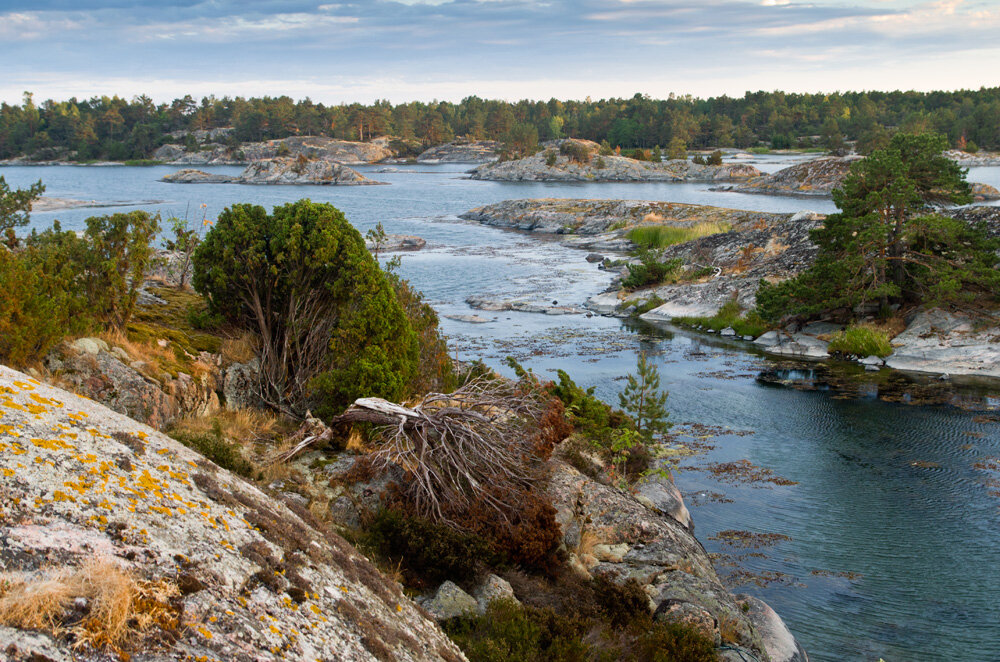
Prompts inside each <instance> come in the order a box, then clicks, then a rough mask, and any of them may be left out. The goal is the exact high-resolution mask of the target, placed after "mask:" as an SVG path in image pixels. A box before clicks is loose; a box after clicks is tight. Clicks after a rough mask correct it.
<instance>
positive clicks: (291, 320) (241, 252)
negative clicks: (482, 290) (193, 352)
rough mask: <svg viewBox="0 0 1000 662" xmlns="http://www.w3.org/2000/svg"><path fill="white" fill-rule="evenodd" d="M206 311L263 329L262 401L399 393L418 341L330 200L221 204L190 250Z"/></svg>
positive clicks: (290, 406)
mask: <svg viewBox="0 0 1000 662" xmlns="http://www.w3.org/2000/svg"><path fill="white" fill-rule="evenodd" d="M194 286H195V289H196V290H198V291H199V292H201V293H203V294H204V295H205V296H206V297H207V298H208V301H209V305H210V308H211V310H212V312H215V313H220V314H222V315H223V316H225V317H226V318H227V319H228V320H229V321H230V322H232V323H234V324H237V325H239V326H243V327H245V328H249V329H251V330H253V331H254V332H256V333H257V334H258V336H259V337H260V339H261V346H262V359H261V368H262V375H263V379H264V384H263V386H264V387H265V389H266V397H267V399H268V400H269V402H270V404H272V405H273V406H275V407H278V408H280V409H286V410H291V411H293V412H298V413H304V411H305V410H306V409H307V408H312V410H313V411H314V412H315V413H316V414H317V415H319V416H322V417H330V416H334V415H336V414H339V413H340V412H341V411H342V410H343V409H344V408H345V407H346V406H347V405H349V404H350V403H351V402H353V401H354V400H355V399H356V398H359V397H382V398H386V399H389V400H394V401H400V400H402V399H404V398H405V397H406V396H407V395H408V389H409V388H410V385H411V384H412V382H413V379H414V377H415V375H416V373H417V363H418V361H419V353H420V346H419V343H418V340H417V336H416V334H415V333H414V331H413V328H412V327H411V325H410V323H409V321H408V320H407V317H406V313H405V311H404V310H403V308H402V306H400V303H399V300H398V299H397V296H396V293H395V291H394V290H393V287H392V285H391V283H390V282H389V280H388V279H387V278H386V276H385V274H384V273H382V270H381V269H380V268H379V266H378V264H377V262H376V261H375V259H374V258H373V257H372V256H371V254H370V253H369V252H368V250H367V249H366V248H365V243H364V240H363V239H362V237H361V235H360V234H359V233H358V231H357V230H356V229H355V228H354V227H353V226H352V225H351V224H350V223H349V222H348V221H347V219H346V218H344V215H343V214H342V213H341V212H340V211H339V210H338V209H337V208H335V207H334V206H333V205H330V204H315V203H313V202H311V201H309V200H300V201H298V202H294V203H289V204H286V205H283V206H281V207H275V208H274V210H273V212H272V213H271V214H270V215H269V214H268V213H267V212H266V211H265V210H264V208H263V207H260V206H257V205H248V204H237V205H233V206H232V207H230V208H228V209H225V210H224V211H223V212H222V213H221V214H220V215H219V218H218V221H217V222H216V224H215V226H214V227H213V228H212V230H211V231H210V232H209V233H208V234H207V235H206V236H205V239H204V240H203V241H202V243H201V244H200V245H199V246H198V248H197V250H196V251H195V254H194Z"/></svg>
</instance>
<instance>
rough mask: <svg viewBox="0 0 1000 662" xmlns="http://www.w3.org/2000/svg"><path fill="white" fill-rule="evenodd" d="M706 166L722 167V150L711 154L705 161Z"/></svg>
mask: <svg viewBox="0 0 1000 662" xmlns="http://www.w3.org/2000/svg"><path fill="white" fill-rule="evenodd" d="M705 164H706V165H711V166H720V165H722V152H721V151H720V150H715V151H714V152H712V153H711V154H709V155H708V158H707V159H705Z"/></svg>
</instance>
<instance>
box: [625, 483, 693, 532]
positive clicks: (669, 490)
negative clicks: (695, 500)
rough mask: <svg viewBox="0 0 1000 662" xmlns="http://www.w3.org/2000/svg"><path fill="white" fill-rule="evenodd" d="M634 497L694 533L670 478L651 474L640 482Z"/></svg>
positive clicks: (679, 494) (687, 513)
mask: <svg viewBox="0 0 1000 662" xmlns="http://www.w3.org/2000/svg"><path fill="white" fill-rule="evenodd" d="M635 498H636V500H637V501H638V502H639V503H641V504H642V505H644V506H646V507H647V508H649V509H650V510H652V511H653V512H655V513H658V514H660V515H669V516H670V517H672V518H674V520H676V521H677V522H678V523H679V524H680V525H681V526H683V527H684V528H686V529H687V530H688V531H690V532H691V533H694V521H693V520H692V519H691V513H689V512H688V509H687V506H685V505H684V497H682V496H681V491H680V490H679V489H677V486H676V485H674V481H673V480H671V479H670V478H667V477H664V476H660V475H657V474H653V475H651V476H649V477H647V478H645V479H643V480H642V482H640V483H639V484H638V485H637V486H636V489H635Z"/></svg>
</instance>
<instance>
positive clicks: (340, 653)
mask: <svg viewBox="0 0 1000 662" xmlns="http://www.w3.org/2000/svg"><path fill="white" fill-rule="evenodd" d="M0 476H2V478H0V571H2V572H6V573H27V574H26V576H27V577H29V578H30V577H32V576H35V575H36V574H37V573H40V572H48V569H50V568H52V567H55V568H65V569H74V568H78V567H80V566H82V565H84V563H85V562H86V561H88V560H89V559H93V558H105V559H108V560H109V561H111V562H113V563H115V564H117V565H118V566H119V567H121V568H123V569H126V570H127V571H128V572H130V573H132V574H133V575H134V576H136V577H137V578H141V579H144V580H148V581H159V582H164V583H166V584H169V585H172V586H175V587H176V588H177V590H178V591H179V593H180V595H179V597H178V598H177V602H176V604H174V605H173V607H172V608H173V609H175V610H176V613H177V614H178V615H179V616H180V624H179V627H177V628H176V630H175V631H172V632H159V633H158V634H159V636H155V635H156V634H157V632H155V631H150V632H149V633H148V635H147V636H146V637H145V638H143V639H142V640H140V641H135V642H132V644H131V647H130V650H128V652H129V653H130V654H131V659H132V660H135V661H137V662H149V661H152V660H164V659H206V658H207V659H226V660H237V661H240V662H250V661H258V660H260V661H265V660H279V659H296V660H315V659H323V660H342V661H345V662H354V661H358V662H360V661H362V660H365V661H368V660H380V661H384V660H389V659H393V660H412V661H417V660H443V661H447V662H456V661H459V660H463V659H464V657H463V655H462V654H461V652H460V651H459V650H458V649H457V648H456V647H455V646H454V645H453V644H452V643H451V642H450V641H449V640H448V639H447V637H446V636H445V635H444V634H443V633H442V632H441V631H440V630H439V629H438V628H437V626H436V625H435V624H434V623H433V622H432V621H430V620H429V619H427V618H426V617H425V616H424V615H422V613H421V612H420V610H419V609H418V608H417V607H416V606H415V605H414V604H413V603H412V602H411V601H410V600H409V599H407V598H406V597H405V596H404V595H403V593H402V591H401V590H400V589H399V587H398V585H397V584H395V583H393V582H391V581H388V580H387V579H385V578H384V577H383V576H382V575H380V574H379V573H378V571H377V570H376V569H375V568H374V567H373V566H372V565H371V564H370V563H369V562H368V561H367V560H366V559H364V558H363V557H362V556H361V555H359V554H358V553H357V552H355V551H354V550H353V549H352V548H351V547H350V545H348V544H347V543H346V542H345V541H344V540H343V539H341V538H340V537H339V536H337V535H335V534H333V533H330V532H326V531H323V530H321V529H320V528H318V527H317V526H316V525H314V524H312V523H311V520H310V519H309V517H308V515H307V514H304V513H303V514H296V512H293V511H292V510H291V509H290V508H289V507H288V506H286V505H284V504H282V503H280V502H279V501H277V500H275V499H273V498H271V497H269V496H268V495H267V494H264V493H263V492H261V491H260V490H258V489H257V488H255V487H253V486H252V485H250V484H248V483H246V482H244V481H243V480H241V479H239V478H238V477H236V476H234V475H232V474H230V473H229V472H227V471H225V470H222V469H220V468H218V467H216V466H215V465H213V464H212V463H210V462H208V461H207V460H205V459H204V458H203V457H201V456H200V455H198V454H197V453H195V452H194V451H191V450H190V449H187V448H185V447H184V446H182V445H181V444H179V443H177V442H175V441H174V440H172V439H170V438H168V437H166V436H164V435H162V434H160V433H158V432H157V431H156V430H154V429H152V428H150V427H147V426H145V425H142V424H139V423H137V422H135V421H133V420H131V419H129V418H126V417H125V416H122V415H120V414H117V413H115V412H113V411H111V410H109V409H108V408H106V407H104V406H101V405H98V404H96V403H95V402H93V401H91V400H86V399H84V398H80V397H78V396H75V395H73V394H71V393H68V392H66V391H62V390H59V389H56V388H53V387H50V386H47V385H45V384H42V383H39V382H37V381H35V380H32V379H30V378H29V377H28V376H26V375H24V374H21V373H19V372H16V371H14V370H11V369H9V368H6V367H3V366H0ZM470 599H471V598H470ZM474 602H475V601H473V603H474ZM133 608H134V609H140V610H141V609H142V608H143V607H142V606H141V605H134V606H133ZM154 630H155V629H154ZM0 638H2V639H3V641H4V642H5V644H8V645H13V646H14V649H10V648H8V647H7V645H5V647H4V650H5V654H6V655H8V656H10V657H14V659H18V660H35V659H54V660H59V659H66V660H69V659H83V658H81V657H80V656H81V655H83V656H86V659H113V657H112V656H111V655H110V654H101V655H95V654H88V653H87V651H85V650H74V649H73V648H72V642H70V641H68V640H66V639H65V638H62V637H61V636H60V635H59V634H58V633H53V632H48V631H41V632H30V633H27V632H26V633H22V632H20V631H17V632H14V633H11V630H10V629H9V628H8V629H0ZM12 650H13V652H11V651H12ZM15 656H16V657H15Z"/></svg>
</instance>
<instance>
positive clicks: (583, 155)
mask: <svg viewBox="0 0 1000 662" xmlns="http://www.w3.org/2000/svg"><path fill="white" fill-rule="evenodd" d="M559 151H560V152H562V153H563V154H565V155H566V156H568V157H569V158H570V160H572V161H576V162H578V163H588V162H589V161H590V150H589V149H588V148H587V146H586V145H584V144H583V143H581V142H577V141H575V140H566V141H564V142H563V144H561V145H560V146H559Z"/></svg>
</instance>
